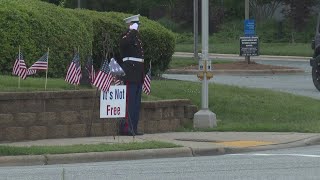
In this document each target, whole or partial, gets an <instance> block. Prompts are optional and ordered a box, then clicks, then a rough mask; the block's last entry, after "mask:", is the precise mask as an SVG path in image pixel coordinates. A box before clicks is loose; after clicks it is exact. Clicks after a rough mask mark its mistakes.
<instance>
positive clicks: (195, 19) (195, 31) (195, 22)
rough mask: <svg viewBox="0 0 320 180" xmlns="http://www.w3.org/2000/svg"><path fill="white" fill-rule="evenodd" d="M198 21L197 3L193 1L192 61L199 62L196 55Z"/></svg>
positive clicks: (195, 0)
mask: <svg viewBox="0 0 320 180" xmlns="http://www.w3.org/2000/svg"><path fill="white" fill-rule="evenodd" d="M198 20H199V1H198V0H193V40H194V42H193V45H194V47H193V52H194V55H193V57H194V59H195V60H198V61H199V55H198V41H199V40H198V37H199V31H198V25H199V23H198Z"/></svg>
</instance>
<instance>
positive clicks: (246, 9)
mask: <svg viewBox="0 0 320 180" xmlns="http://www.w3.org/2000/svg"><path fill="white" fill-rule="evenodd" d="M244 5H245V6H244V7H245V19H250V17H249V0H245V4H244ZM245 60H246V61H247V62H248V64H250V56H246V57H245Z"/></svg>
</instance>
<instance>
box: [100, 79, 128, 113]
mask: <svg viewBox="0 0 320 180" xmlns="http://www.w3.org/2000/svg"><path fill="white" fill-rule="evenodd" d="M125 116H126V86H125V85H121V86H110V89H109V91H108V92H103V91H101V95H100V118H119V117H125Z"/></svg>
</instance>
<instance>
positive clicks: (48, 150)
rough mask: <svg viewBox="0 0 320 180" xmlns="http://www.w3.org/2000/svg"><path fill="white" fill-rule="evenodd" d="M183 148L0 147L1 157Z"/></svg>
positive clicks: (156, 143) (154, 145) (159, 145)
mask: <svg viewBox="0 0 320 180" xmlns="http://www.w3.org/2000/svg"><path fill="white" fill-rule="evenodd" d="M175 147H181V146H178V145H175V144H172V143H167V142H160V141H146V142H132V143H119V144H90V145H72V146H31V147H16V146H0V156H15V155H43V154H68V153H86V152H106V151H127V150H139V149H159V148H175Z"/></svg>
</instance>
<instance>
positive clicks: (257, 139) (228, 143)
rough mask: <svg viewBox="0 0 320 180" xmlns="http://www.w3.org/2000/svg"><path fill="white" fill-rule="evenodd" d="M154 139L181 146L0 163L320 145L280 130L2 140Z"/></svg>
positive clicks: (318, 137) (0, 162)
mask: <svg viewBox="0 0 320 180" xmlns="http://www.w3.org/2000/svg"><path fill="white" fill-rule="evenodd" d="M149 140H157V141H164V142H171V143H174V144H177V145H182V146H183V147H180V148H166V149H145V150H132V151H116V152H91V153H73V154H56V155H27V156H2V157H0V166H17V165H49V164H66V163H84V162H99V161H116V160H133V159H147V158H170V157H193V156H207V155H222V154H229V153H243V152H250V151H260V150H269V149H281V148H290V147H299V146H307V145H315V144H320V134H319V133H290V132H289V133H280V132H171V133H159V134H145V135H143V136H136V137H135V138H134V139H133V137H128V136H119V137H118V136H116V137H115V138H114V137H113V136H107V137H84V138H70V139H45V140H36V141H24V142H13V143H2V144H1V145H8V146H34V145H37V146H50V145H61V146H64V145H74V144H100V143H107V144H112V143H127V142H133V141H135V142H142V141H149Z"/></svg>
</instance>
